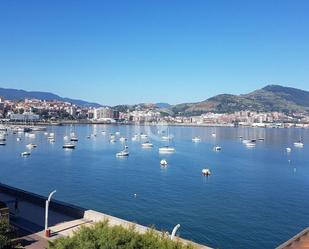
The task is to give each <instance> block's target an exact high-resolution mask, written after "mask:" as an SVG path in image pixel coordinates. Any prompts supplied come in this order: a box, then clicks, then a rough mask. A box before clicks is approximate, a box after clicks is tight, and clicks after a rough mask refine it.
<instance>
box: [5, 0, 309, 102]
mask: <svg viewBox="0 0 309 249" xmlns="http://www.w3.org/2000/svg"><path fill="white" fill-rule="evenodd" d="M308 10H309V2H308V1H305V0H303V1H301V0H299V1H287V0H285V1H280V2H278V1H266V0H265V1H257V2H248V1H233V2H231V1H223V0H222V1H198V0H196V1H192V2H190V4H189V3H188V2H186V1H174V0H173V1H168V2H167V1H163V0H161V1H137V0H136V1H130V2H127V1H113V2H108V1H104V2H103V1H92V2H91V4H90V3H89V2H88V3H86V2H84V1H65V2H63V1H53V2H42V1H34V0H30V1H27V2H22V1H10V0H3V1H1V2H0V28H1V39H0V54H1V56H0V87H4V88H16V89H23V90H28V91H46V92H52V93H55V94H58V95H60V96H63V97H70V98H78V99H84V100H87V101H94V102H98V103H101V104H106V105H117V104H136V103H143V102H152V103H156V102H167V103H170V104H178V103H184V102H197V101H202V100H205V99H207V98H209V97H212V96H214V95H217V94H220V93H231V94H242V93H248V92H251V91H254V90H256V89H259V88H262V87H264V86H266V85H268V84H279V85H283V86H289V87H294V88H299V89H303V90H309V84H308V72H307V71H308V66H309V62H308V58H309V57H308V56H309V49H308V44H309V33H308V25H309V16H308V15H307V13H308Z"/></svg>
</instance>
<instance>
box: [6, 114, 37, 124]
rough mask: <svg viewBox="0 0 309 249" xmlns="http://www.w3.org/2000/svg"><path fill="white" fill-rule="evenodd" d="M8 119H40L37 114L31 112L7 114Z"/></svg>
mask: <svg viewBox="0 0 309 249" xmlns="http://www.w3.org/2000/svg"><path fill="white" fill-rule="evenodd" d="M9 119H10V120H11V121H25V122H27V121H32V122H33V121H38V120H39V119H40V116H39V115H37V114H33V113H32V112H24V113H23V114H15V113H11V114H10V115H9Z"/></svg>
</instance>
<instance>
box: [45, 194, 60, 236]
mask: <svg viewBox="0 0 309 249" xmlns="http://www.w3.org/2000/svg"><path fill="white" fill-rule="evenodd" d="M56 192H57V191H56V190H54V191H53V192H51V193H50V194H49V196H48V199H47V200H46V203H45V236H46V237H50V229H48V208H49V203H50V200H51V198H52V196H53V195H54V194H55V193H56Z"/></svg>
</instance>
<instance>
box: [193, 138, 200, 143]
mask: <svg viewBox="0 0 309 249" xmlns="http://www.w3.org/2000/svg"><path fill="white" fill-rule="evenodd" d="M192 142H194V143H198V142H201V138H200V137H194V138H192Z"/></svg>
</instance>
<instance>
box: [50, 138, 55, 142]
mask: <svg viewBox="0 0 309 249" xmlns="http://www.w3.org/2000/svg"><path fill="white" fill-rule="evenodd" d="M48 141H49V142H50V143H54V142H56V140H55V139H54V138H51V139H48Z"/></svg>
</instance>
